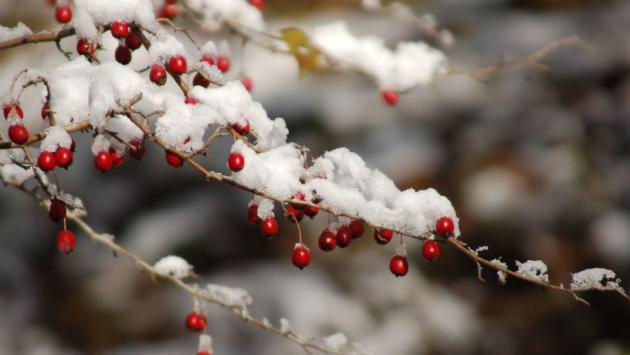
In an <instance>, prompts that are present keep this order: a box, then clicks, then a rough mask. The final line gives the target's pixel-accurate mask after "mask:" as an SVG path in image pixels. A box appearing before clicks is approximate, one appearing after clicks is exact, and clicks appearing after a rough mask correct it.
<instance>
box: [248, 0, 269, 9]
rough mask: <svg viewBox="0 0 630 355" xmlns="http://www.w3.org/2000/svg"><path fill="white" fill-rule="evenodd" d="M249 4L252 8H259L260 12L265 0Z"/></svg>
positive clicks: (252, 0) (256, 0)
mask: <svg viewBox="0 0 630 355" xmlns="http://www.w3.org/2000/svg"><path fill="white" fill-rule="evenodd" d="M249 3H250V4H252V6H254V7H257V8H259V9H260V10H262V8H263V7H265V0H249Z"/></svg>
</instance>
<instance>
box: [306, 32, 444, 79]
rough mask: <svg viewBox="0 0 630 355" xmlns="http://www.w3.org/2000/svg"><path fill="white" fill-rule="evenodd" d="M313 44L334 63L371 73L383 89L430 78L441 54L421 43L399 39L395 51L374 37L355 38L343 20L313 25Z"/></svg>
mask: <svg viewBox="0 0 630 355" xmlns="http://www.w3.org/2000/svg"><path fill="white" fill-rule="evenodd" d="M312 32H313V34H312V41H313V43H314V44H315V45H316V46H317V47H318V48H319V49H320V50H321V51H322V52H323V53H325V54H326V55H327V56H328V57H330V58H332V59H333V60H334V61H335V62H337V64H340V65H341V66H343V67H349V68H350V69H353V68H355V69H358V70H360V71H362V72H364V73H366V74H368V75H370V76H372V77H373V78H374V79H375V80H376V81H377V82H378V84H379V86H380V87H381V88H383V89H392V90H398V91H404V90H409V89H411V88H413V87H415V86H418V85H426V84H428V83H430V82H431V81H433V78H434V76H435V74H436V73H437V72H438V71H439V70H441V69H442V68H443V67H444V65H445V63H446V57H445V56H444V54H443V53H442V52H441V51H439V50H437V49H434V48H431V47H430V46H428V45H427V44H426V43H423V42H400V43H398V45H397V46H396V49H395V50H391V49H389V48H387V47H386V46H385V44H384V40H383V39H382V38H379V37H375V36H364V37H356V36H354V35H353V34H352V33H350V30H349V29H348V25H347V24H346V23H345V22H341V21H339V22H334V23H330V24H326V25H321V26H318V27H316V28H315V29H314V30H313V31H312Z"/></svg>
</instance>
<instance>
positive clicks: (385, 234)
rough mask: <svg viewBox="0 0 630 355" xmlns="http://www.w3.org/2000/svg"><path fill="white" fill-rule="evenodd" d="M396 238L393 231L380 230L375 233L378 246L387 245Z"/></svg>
mask: <svg viewBox="0 0 630 355" xmlns="http://www.w3.org/2000/svg"><path fill="white" fill-rule="evenodd" d="M393 237H394V232H393V231H392V230H391V229H385V228H380V229H379V230H378V231H375V232H374V239H376V242H377V243H378V244H387V243H389V241H390V240H392V238H393Z"/></svg>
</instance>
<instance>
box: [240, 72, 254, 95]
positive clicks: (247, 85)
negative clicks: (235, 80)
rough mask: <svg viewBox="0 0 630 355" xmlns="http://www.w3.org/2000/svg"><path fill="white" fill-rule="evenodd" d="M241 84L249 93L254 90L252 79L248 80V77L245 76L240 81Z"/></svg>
mask: <svg viewBox="0 0 630 355" xmlns="http://www.w3.org/2000/svg"><path fill="white" fill-rule="evenodd" d="M241 83H243V86H244V87H245V89H247V91H249V92H252V90H253V89H254V82H253V81H252V78H250V77H249V76H246V77H244V78H243V79H241Z"/></svg>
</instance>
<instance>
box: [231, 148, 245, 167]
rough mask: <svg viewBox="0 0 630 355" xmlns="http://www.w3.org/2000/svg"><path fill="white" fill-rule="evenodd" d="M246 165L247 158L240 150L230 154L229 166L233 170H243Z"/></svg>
mask: <svg viewBox="0 0 630 355" xmlns="http://www.w3.org/2000/svg"><path fill="white" fill-rule="evenodd" d="M244 167H245V158H244V157H243V154H241V153H239V152H232V153H230V155H229V156H228V168H230V170H232V171H241V170H243V168H244Z"/></svg>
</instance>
